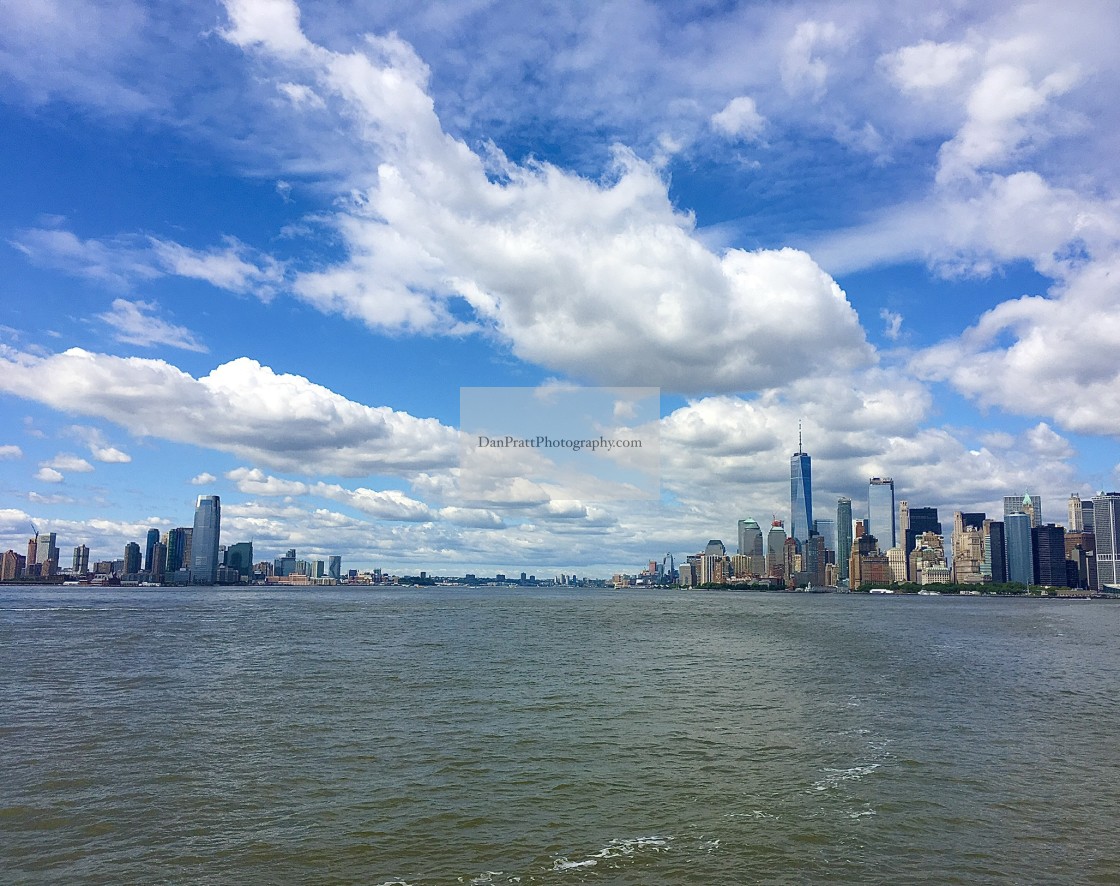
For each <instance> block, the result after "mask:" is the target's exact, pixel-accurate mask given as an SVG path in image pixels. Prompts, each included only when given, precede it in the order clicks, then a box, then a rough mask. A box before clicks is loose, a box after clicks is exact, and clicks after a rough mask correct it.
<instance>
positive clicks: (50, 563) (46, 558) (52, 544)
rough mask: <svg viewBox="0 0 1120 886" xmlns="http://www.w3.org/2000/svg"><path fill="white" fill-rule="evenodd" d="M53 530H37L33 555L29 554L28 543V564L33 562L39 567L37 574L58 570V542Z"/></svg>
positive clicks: (44, 574)
mask: <svg viewBox="0 0 1120 886" xmlns="http://www.w3.org/2000/svg"><path fill="white" fill-rule="evenodd" d="M57 541H58V539H57V537H56V535H55V533H53V532H38V533H36V534H35V557H34V560H32V558H31V556H30V545H28V551H29V555H28V558H27V562H28V564H30V563H32V562H34V563H35V565H36V566H38V567H39V570H38V574H39V575H43V576H50V575H54V574H55V573H56V572H57V571H58V544H57Z"/></svg>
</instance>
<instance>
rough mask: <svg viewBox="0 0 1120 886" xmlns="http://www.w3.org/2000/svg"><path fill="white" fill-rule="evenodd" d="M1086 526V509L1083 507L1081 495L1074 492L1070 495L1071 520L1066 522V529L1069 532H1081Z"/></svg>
mask: <svg viewBox="0 0 1120 886" xmlns="http://www.w3.org/2000/svg"><path fill="white" fill-rule="evenodd" d="M1084 528H1085V517H1084V511H1083V510H1082V508H1081V496H1080V495H1078V494H1077V493H1076V492H1074V493H1073V494H1072V495H1070V497H1069V520H1068V522H1067V523H1066V530H1067V531H1069V532H1081V530H1083V529H1084Z"/></svg>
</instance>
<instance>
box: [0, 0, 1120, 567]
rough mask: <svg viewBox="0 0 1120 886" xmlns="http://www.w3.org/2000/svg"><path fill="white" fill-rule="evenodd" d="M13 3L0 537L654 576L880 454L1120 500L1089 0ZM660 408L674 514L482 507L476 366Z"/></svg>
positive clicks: (1112, 279)
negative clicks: (659, 567)
mask: <svg viewBox="0 0 1120 886" xmlns="http://www.w3.org/2000/svg"><path fill="white" fill-rule="evenodd" d="M375 6H376V8H370V5H368V4H359V5H357V6H356V8H351V7H349V6H346V5H342V4H335V3H312V2H304V3H302V4H299V5H297V4H295V3H291V2H285V0H267V2H266V0H228V2H224V3H215V4H213V5H211V4H207V3H201V4H188V5H187V7H188V8H184V6H183V5H182V4H164V3H143V4H141V3H128V2H114V3H112V4H101V3H91V2H80V0H74V2H61V0H39V2H35V3H19V4H0V115H2V121H0V169H3V170H4V171H3V173H2V174H0V229H2V230H0V273H2V283H0V309H2V314H0V416H2V418H3V421H2V423H0V496H2V497H0V548H7V547H12V548H15V549H16V550H20V551H22V550H23V548H24V547H25V545H26V540H27V537H28V535H29V534H30V533H31V523H32V522H34V523H35V524H37V525H38V526H39V527H40V528H41V529H49V530H51V531H55V532H57V533H58V537H59V542H60V546H62V547H63V549H64V550H67V549H68V548H69V547H72V546H74V545H76V544H79V543H86V544H88V545H89V546H90V548H91V551H92V555H93V557H94V558H95V559H100V558H106V559H109V558H114V557H119V556H121V553H122V551H123V548H124V544H125V543H126V542H128V541H132V540H138V539H141V538H142V537H143V535H144V532H145V531H146V529H147V528H148V527H149V526H156V527H158V528H160V529H161V530H166V529H167V528H170V527H173V526H178V525H189V524H190V521H191V514H192V510H193V503H194V499H195V497H196V496H197V495H198V494H200V493H216V494H219V495H220V496H221V497H222V502H223V541H226V542H229V543H233V542H236V541H243V540H248V539H250V538H251V539H253V540H254V542H255V546H256V548H255V551H256V554H257V555H258V557H260V558H262V559H264V558H269V559H270V558H272V557H274V556H277V555H278V554H280V553H282V552H283V551H284V550H286V549H287V548H290V547H295V548H296V549H297V550H298V551H299V552H300V554H301V556H302V555H307V556H309V557H314V556H321V557H325V556H327V555H330V554H341V555H342V557H343V562H344V565H346V566H347V567H359V568H369V567H374V566H381V567H382V568H384V569H387V570H390V571H418V570H420V569H427V570H430V571H433V572H436V573H448V574H458V573H463V572H467V571H478V570H483V571H493V570H498V571H505V572H512V573H518V572H520V571H522V570H525V571H528V572H534V573H537V574H540V575H552V574H555V573H557V572H560V571H565V572H573V571H574V572H578V573H581V574H603V573H608V574H609V573H610V572H613V571H618V570H623V571H636V570H637V569H638V568H640V567H641V566H642V565H643V564H644V563H645V562H646V561H647V560H648V559H654V558H656V559H660V558H661V556H663V555H664V553H665V552H667V551H669V552H673V553H674V554H675V555H676V556H677V557H678V558H679V557H681V556H683V555H684V554H686V553H691V552H694V551H696V550H698V549H699V548H700V547H702V546H703V544H704V542H706V540H707V539H708V538H715V537H722V538H723V539H724V540H725V541H727V542H728V543H729V544H731V543H733V539H734V526H735V521H736V520H737V519H739V518H741V517H753V518H755V519H758V520H759V521H760V522H763V521H765V520H769V519H771V515H776V516H778V517H779V518H785V519H788V510H789V479H788V478H789V455H790V453H791V452H793V451H794V449H795V446H796V439H797V424H798V421H799V420H800V421H802V423H803V426H804V441H805V448H806V450H807V451H808V452H809V453H810V454H811V455H812V456H813V476H814V505H815V516H818V517H826V516H828V517H832V516H834V515H835V514H834V511H835V500H836V498H837V496H839V495H848V496H850V497H852V499H853V501H854V503H855V510H856V513H857V516H859V515H860V502H861V501H863V502H866V489H867V479H868V478H869V477H871V476H893V477H894V478H895V483H896V488H897V496H898V497H899V498H906V499H908V500H909V501H910V502H911V504H912V505H915V506H936V507H938V508H940V509H942V511H943V515H944V516H943V518H944V519H946V520H949V519H951V515H952V512H953V511H954V510H957V509H964V510H987V511H989V512H993V513H998V512H999V509H1000V508H999V503H1000V500H1001V499H1002V496H1003V495H1005V494H1010V493H1014V492H1022V491H1026V490H1029V491H1031V492H1038V493H1041V495H1042V496H1043V501H1044V517H1045V518H1046V519H1048V520H1054V521H1059V522H1061V521H1063V520H1064V518H1065V500H1066V498H1067V497H1068V495H1069V494H1070V493H1071V492H1078V493H1080V494H1081V495H1082V496H1083V497H1084V496H1087V495H1091V494H1092V493H1093V492H1095V491H1097V490H1101V489H1114V488H1116V487H1117V486H1120V473H1118V472H1120V453H1118V450H1117V445H1116V444H1117V437H1118V427H1120V424H1118V418H1117V417H1118V416H1120V359H1117V356H1116V355H1117V342H1118V341H1120V292H1118V283H1117V277H1118V272H1120V261H1118V258H1120V249H1118V240H1120V204H1118V201H1117V195H1118V188H1117V184H1118V182H1117V174H1118V168H1117V166H1116V164H1115V162H1114V159H1113V158H1115V157H1116V156H1117V155H1118V154H1120V143H1118V141H1120V140H1118V133H1120V126H1118V115H1120V110H1118V109H1117V108H1116V106H1115V102H1114V100H1113V99H1114V96H1115V95H1116V93H1117V87H1118V85H1120V83H1118V80H1120V70H1118V69H1120V61H1118V59H1117V58H1116V55H1115V52H1114V40H1115V36H1116V34H1117V33H1118V31H1120V12H1117V11H1116V9H1115V7H1114V6H1113V5H1112V4H1109V3H1098V2H1080V3H1074V4H1072V5H1068V4H1067V5H1066V6H1063V7H1062V9H1060V10H1058V9H1056V8H1054V7H1053V5H1052V4H1045V3H1041V4H1028V3H1023V4H1016V3H1007V2H1002V3H975V2H970V3H967V4H965V3H956V4H938V5H937V8H936V9H933V8H930V7H929V4H924V3H891V4H885V3H851V2H845V3H829V2H815V3H796V2H795V3H788V4H771V3H739V4H735V3H711V2H697V3H679V2H675V3H651V2H637V0H630V2H615V3H611V2H608V3H587V4H581V3H570V2H565V3H552V4H550V3H542V4H539V5H538V6H536V7H535V8H534V11H533V14H532V15H527V14H526V13H525V8H524V6H523V5H521V4H513V3H503V2H484V0H479V2H474V3H463V2H455V3H427V4H413V3H394V2H385V3H379V4H376V5H375ZM546 382H547V383H549V384H557V383H560V384H567V383H577V384H590V385H609V386H656V387H660V388H661V390H662V408H661V413H662V418H661V421H660V428H659V436H660V454H661V490H662V497H661V501H660V502H650V501H606V502H597V501H570V500H565V501H555V500H549V499H548V498H547V497H544V496H541V497H540V498H538V499H537V500H531V496H530V497H529V498H528V499H525V500H521V501H518V502H517V503H516V504H510V503H508V502H507V503H505V504H498V503H495V502H479V501H468V500H464V499H463V498H462V496H460V495H459V494H458V489H457V485H458V442H457V438H458V434H457V426H458V421H459V388H460V387H461V386H468V387H480V386H533V385H540V384H542V383H546Z"/></svg>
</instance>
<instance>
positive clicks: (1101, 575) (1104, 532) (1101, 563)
mask: <svg viewBox="0 0 1120 886" xmlns="http://www.w3.org/2000/svg"><path fill="white" fill-rule="evenodd" d="M1093 535H1094V537H1095V546H1096V554H1095V555H1096V560H1097V589H1098V590H1105V589H1106V586H1107V585H1112V586H1113V588H1120V492H1102V493H1100V494H1099V495H1094V496H1093Z"/></svg>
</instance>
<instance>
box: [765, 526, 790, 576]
mask: <svg viewBox="0 0 1120 886" xmlns="http://www.w3.org/2000/svg"><path fill="white" fill-rule="evenodd" d="M785 564H786V530H785V527H784V526H783V525H782V521H781V520H775V521H774V522H773V523H771V524H770V531H769V532H768V533H766V574H767V575H769V576H770V577H771V578H785V577H786V570H785Z"/></svg>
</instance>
